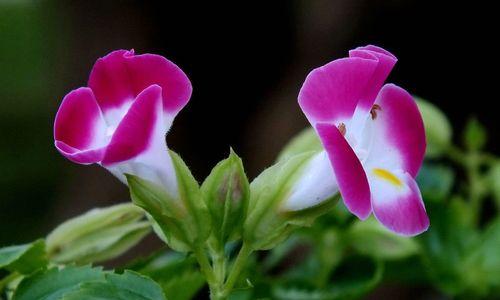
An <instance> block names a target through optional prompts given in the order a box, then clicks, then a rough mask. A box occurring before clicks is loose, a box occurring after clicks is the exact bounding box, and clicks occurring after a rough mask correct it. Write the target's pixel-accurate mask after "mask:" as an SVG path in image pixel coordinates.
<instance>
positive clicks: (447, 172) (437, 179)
mask: <svg viewBox="0 0 500 300" xmlns="http://www.w3.org/2000/svg"><path fill="white" fill-rule="evenodd" d="M454 180H455V174H454V172H453V170H452V169H451V168H449V167H446V166H444V165H434V164H429V163H424V164H423V166H422V168H421V169H420V172H419V173H418V176H417V182H418V186H419V187H420V191H421V192H422V196H423V198H424V199H425V200H426V201H428V200H430V201H444V200H446V198H447V197H449V195H450V192H451V189H452V187H453V182H454Z"/></svg>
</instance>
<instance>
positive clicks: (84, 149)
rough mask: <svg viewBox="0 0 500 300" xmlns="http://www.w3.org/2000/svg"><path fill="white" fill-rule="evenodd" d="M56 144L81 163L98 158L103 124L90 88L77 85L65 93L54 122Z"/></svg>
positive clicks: (100, 152)
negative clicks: (76, 87)
mask: <svg viewBox="0 0 500 300" xmlns="http://www.w3.org/2000/svg"><path fill="white" fill-rule="evenodd" d="M54 140H55V146H56V148H57V150H59V152H61V154H62V155H64V156H65V157H66V158H68V159H69V160H71V161H73V162H76V163H80V164H91V163H96V162H99V161H101V159H102V157H103V155H104V147H105V145H106V123H105V122H104V119H103V117H102V113H101V110H100V109H99V106H98V104H97V102H96V99H95V97H94V94H93V93H92V90H91V89H89V88H79V89H76V90H74V91H71V92H70V93H69V94H68V95H66V96H65V97H64V99H63V101H62V103H61V106H60V107H59V110H58V112H57V115H56V120H55V122H54Z"/></svg>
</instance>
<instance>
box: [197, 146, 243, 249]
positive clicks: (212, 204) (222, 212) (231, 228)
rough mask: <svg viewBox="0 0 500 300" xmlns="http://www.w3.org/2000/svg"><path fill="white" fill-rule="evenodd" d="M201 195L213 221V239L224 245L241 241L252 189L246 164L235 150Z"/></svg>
mask: <svg viewBox="0 0 500 300" xmlns="http://www.w3.org/2000/svg"><path fill="white" fill-rule="evenodd" d="M201 192H202V195H203V199H204V200H205V203H206V205H207V207H208V211H209V212H210V215H211V218H212V226H213V228H212V230H213V231H214V232H213V235H214V236H215V238H216V239H217V240H218V241H219V243H220V245H224V244H225V243H226V242H227V241H228V240H234V239H236V238H238V237H240V236H241V231H242V227H243V222H244V221H245V217H246V211H247V207H248V198H249V196H250V189H249V183H248V179H247V176H246V175H245V171H244V169H243V163H242V161H241V159H240V158H239V157H238V156H237V155H236V154H235V153H234V152H233V149H231V152H230V154H229V157H228V158H227V159H225V160H223V161H221V162H219V163H218V164H217V165H216V166H215V167H214V169H213V170H212V172H211V173H210V175H209V176H208V177H207V178H206V179H205V182H203V184H202V186H201Z"/></svg>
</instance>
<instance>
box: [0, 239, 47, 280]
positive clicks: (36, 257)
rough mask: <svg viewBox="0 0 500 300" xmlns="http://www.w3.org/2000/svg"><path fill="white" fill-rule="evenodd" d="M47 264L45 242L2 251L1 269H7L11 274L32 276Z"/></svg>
mask: <svg viewBox="0 0 500 300" xmlns="http://www.w3.org/2000/svg"><path fill="white" fill-rule="evenodd" d="M47 263H48V260H47V255H46V253H45V242H44V241H43V240H38V241H35V242H33V243H30V244H25V245H19V246H10V247H4V248H1V249H0V269H7V270H8V271H10V272H19V273H21V274H30V273H32V272H34V271H36V270H37V269H40V268H45V267H46V266H47Z"/></svg>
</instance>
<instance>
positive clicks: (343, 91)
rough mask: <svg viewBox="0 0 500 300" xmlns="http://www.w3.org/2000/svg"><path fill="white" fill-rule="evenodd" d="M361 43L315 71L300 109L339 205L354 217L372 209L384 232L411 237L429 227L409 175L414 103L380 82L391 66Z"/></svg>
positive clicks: (417, 133) (420, 129) (417, 120)
mask: <svg viewBox="0 0 500 300" xmlns="http://www.w3.org/2000/svg"><path fill="white" fill-rule="evenodd" d="M396 61H397V59H396V57H395V56H394V55H392V54H391V53H389V52H388V51H386V50H384V49H382V48H379V47H376V46H366V47H360V48H356V49H354V50H351V51H350V52H349V57H347V58H341V59H337V60H334V61H332V62H330V63H328V64H326V65H324V66H322V67H320V68H317V69H315V70H313V71H312V72H311V73H309V75H308V76H307V78H306V80H305V82H304V85H303V86H302V88H301V90H300V94H299V104H300V107H301V108H302V111H303V112H304V113H305V115H306V116H307V118H308V120H309V122H310V123H311V124H312V126H313V127H314V128H315V129H316V131H317V133H318V135H319V137H320V139H321V141H322V143H323V146H324V148H325V150H326V152H327V154H328V157H329V159H330V163H331V166H332V169H333V173H334V178H332V179H331V180H336V183H337V185H338V188H339V190H340V193H341V195H342V198H343V200H344V203H345V205H346V206H347V208H348V209H349V211H351V212H352V213H353V214H354V215H356V216H357V217H359V218H360V219H366V218H367V217H368V216H369V215H370V213H371V212H373V214H374V215H375V217H376V218H377V219H378V220H379V221H380V222H381V223H382V224H383V225H384V226H385V227H387V228H389V229H390V230H392V231H394V232H396V233H399V234H402V235H408V236H411V235H416V234H419V233H421V232H423V231H425V230H427V228H428V226H429V219H428V217H427V214H426V211H425V207H424V203H423V201H422V197H421V194H420V191H419V189H418V186H417V184H416V182H415V179H414V178H415V176H416V175H417V173H418V170H419V169H420V166H421V164H422V161H423V158H424V152H425V147H426V144H425V133H424V126H423V122H422V118H421V116H420V113H419V111H418V108H417V105H416V104H415V101H414V100H413V99H412V97H411V95H410V94H408V93H407V92H406V91H405V90H404V89H402V88H400V87H398V86H396V85H393V84H386V85H384V86H383V84H384V81H385V80H386V78H387V76H388V75H389V73H390V71H391V70H392V68H393V66H394V65H395V64H396Z"/></svg>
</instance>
